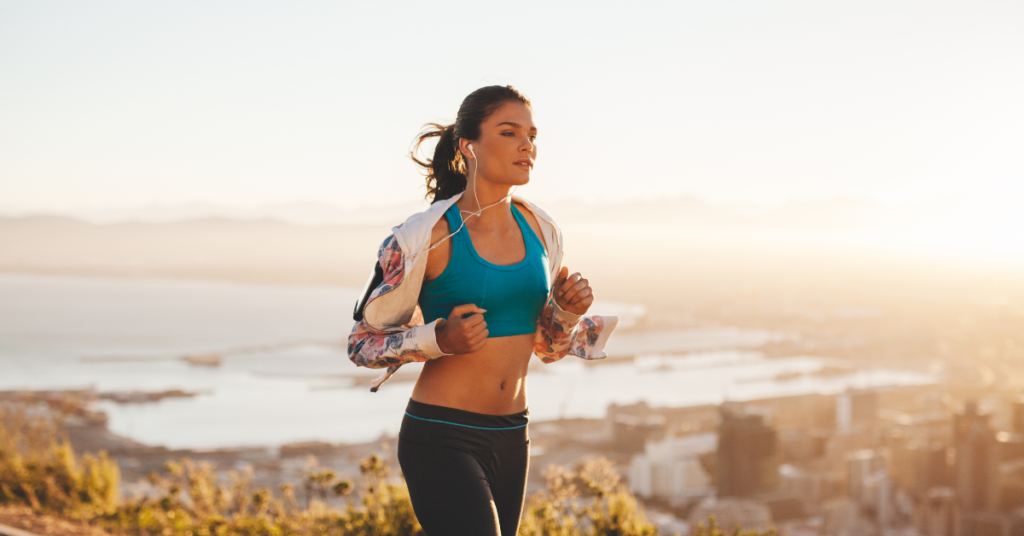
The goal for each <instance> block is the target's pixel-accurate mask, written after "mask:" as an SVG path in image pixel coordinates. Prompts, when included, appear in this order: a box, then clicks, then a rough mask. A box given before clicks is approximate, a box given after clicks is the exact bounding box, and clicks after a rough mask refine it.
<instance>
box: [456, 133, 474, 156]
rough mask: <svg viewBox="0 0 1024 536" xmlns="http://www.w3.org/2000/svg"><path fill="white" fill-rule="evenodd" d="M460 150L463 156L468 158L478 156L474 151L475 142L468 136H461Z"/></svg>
mask: <svg viewBox="0 0 1024 536" xmlns="http://www.w3.org/2000/svg"><path fill="white" fill-rule="evenodd" d="M459 151H460V152H461V153H462V158H465V159H466V160H470V159H474V158H476V153H475V152H474V151H473V142H472V141H471V140H467V139H466V138H459Z"/></svg>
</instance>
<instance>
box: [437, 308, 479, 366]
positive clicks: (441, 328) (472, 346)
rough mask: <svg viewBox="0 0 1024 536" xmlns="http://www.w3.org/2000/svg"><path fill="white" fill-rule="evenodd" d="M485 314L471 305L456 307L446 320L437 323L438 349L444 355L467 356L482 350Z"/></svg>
mask: <svg viewBox="0 0 1024 536" xmlns="http://www.w3.org/2000/svg"><path fill="white" fill-rule="evenodd" d="M486 312H487V311H485V310H484V309H481V308H479V307H477V306H476V305H473V304H472V303H467V304H464V305H456V306H455V308H454V309H452V313H451V314H450V315H448V319H447V320H443V321H441V322H438V323H437V327H436V328H435V330H436V333H437V346H438V348H440V349H441V351H442V352H444V353H446V354H469V353H473V352H476V351H477V350H479V349H481V348H483V347H484V343H486V342H487V335H488V331H487V322H485V321H484V315H483V313H486ZM464 315H469V316H466V317H465V318H463V316H464Z"/></svg>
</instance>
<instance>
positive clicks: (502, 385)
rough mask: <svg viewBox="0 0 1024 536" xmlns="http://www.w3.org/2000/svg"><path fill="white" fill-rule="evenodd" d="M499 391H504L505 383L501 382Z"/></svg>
mask: <svg viewBox="0 0 1024 536" xmlns="http://www.w3.org/2000/svg"><path fill="white" fill-rule="evenodd" d="M501 390H502V391H504V390H505V382H501Z"/></svg>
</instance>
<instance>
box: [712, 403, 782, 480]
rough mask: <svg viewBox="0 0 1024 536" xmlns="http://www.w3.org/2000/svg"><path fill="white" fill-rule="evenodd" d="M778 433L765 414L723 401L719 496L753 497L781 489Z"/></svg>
mask: <svg viewBox="0 0 1024 536" xmlns="http://www.w3.org/2000/svg"><path fill="white" fill-rule="evenodd" d="M780 458H781V456H780V452H779V446H778V434H777V433H776V431H775V429H774V428H772V427H771V426H769V425H768V424H766V423H765V418H764V416H763V415H751V414H748V413H746V412H745V411H744V409H743V407H742V406H739V405H729V404H723V405H722V408H721V422H720V423H719V426H718V448H717V456H716V460H715V486H716V487H717V488H718V496H719V497H750V496H754V495H757V494H760V493H768V492H772V491H775V490H776V489H778V485H779V465H780Z"/></svg>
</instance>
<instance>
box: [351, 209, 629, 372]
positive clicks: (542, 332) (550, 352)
mask: <svg viewBox="0 0 1024 536" xmlns="http://www.w3.org/2000/svg"><path fill="white" fill-rule="evenodd" d="M460 197H461V194H459V195H456V196H455V197H452V198H450V199H445V200H442V201H438V202H436V203H434V204H433V205H431V206H430V208H428V209H427V210H425V211H423V212H420V213H418V214H414V215H413V216H411V217H410V218H409V219H408V220H406V221H405V223H403V224H401V225H399V226H397V227H395V228H393V229H392V234H391V235H390V236H388V237H387V238H386V239H385V240H384V242H383V243H382V244H381V245H380V248H379V249H378V251H377V258H378V261H379V262H380V266H381V268H382V269H383V271H384V280H383V282H381V283H380V284H379V285H378V286H377V288H376V289H374V290H373V291H372V292H371V293H370V297H369V299H367V301H366V304H365V306H364V309H363V319H362V320H360V321H359V322H357V323H356V324H355V326H353V327H352V333H351V334H349V337H348V355H349V359H351V360H352V362H353V363H355V364H356V365H358V366H362V367H369V368H383V369H386V370H384V371H383V373H382V374H381V375H380V376H379V377H377V378H376V379H374V380H373V381H372V382H371V384H370V385H371V387H370V391H374V392H376V391H377V389H378V388H379V387H380V385H381V384H382V383H384V382H385V381H386V380H387V379H388V378H390V377H391V375H393V374H394V373H395V371H397V370H398V368H399V367H401V366H402V365H403V364H405V363H413V362H419V361H427V360H429V359H436V358H438V357H441V356H444V355H449V354H445V353H444V352H442V351H441V349H440V348H439V347H438V346H437V338H436V335H435V331H434V329H435V327H436V324H437V322H438V321H437V320H435V321H433V322H431V323H429V324H424V323H423V315H422V313H421V311H420V308H419V305H418V303H417V302H418V301H419V292H420V286H421V285H422V283H423V273H424V269H425V268H426V262H427V255H426V251H427V247H428V246H429V242H430V233H431V230H432V229H433V228H434V225H435V224H436V223H437V221H438V220H439V219H440V218H441V217H442V216H443V215H444V212H445V210H447V209H448V207H450V206H451V205H452V204H453V203H455V202H456V201H458V200H459V198H460ZM512 200H513V201H514V202H517V203H522V204H523V205H525V206H526V207H527V208H529V209H530V211H531V212H533V214H534V216H535V217H536V218H537V223H538V224H539V225H540V228H541V234H542V235H543V240H544V243H545V246H546V247H547V250H548V260H549V263H550V265H549V270H550V272H551V277H550V280H551V281H555V279H556V276H557V274H558V271H559V270H560V269H561V264H562V233H561V230H559V229H558V226H557V225H556V224H555V222H554V220H552V219H551V217H550V216H548V215H547V213H545V212H544V211H543V210H541V209H540V208H539V207H537V206H536V205H533V204H532V203H530V202H529V201H527V200H525V199H522V198H519V197H516V196H513V197H512ZM371 279H372V276H371ZM617 323H618V318H617V317H615V316H596V315H595V316H586V317H584V316H581V315H576V314H573V313H570V312H568V311H565V310H563V309H562V308H561V307H559V306H558V304H557V303H555V300H554V293H553V289H548V299H547V303H546V304H545V306H544V308H543V310H542V311H541V314H540V317H539V318H538V319H537V331H536V332H535V334H534V342H533V353H534V354H535V355H537V357H539V358H540V359H541V360H542V361H543V362H545V363H554V362H555V361H558V360H559V359H561V358H563V357H565V356H566V355H570V354H571V355H575V356H578V357H581V358H583V359H601V358H604V357H607V354H606V353H605V352H604V346H605V343H606V342H607V341H608V337H609V335H611V332H612V331H613V330H614V329H615V325H616V324H617Z"/></svg>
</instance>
